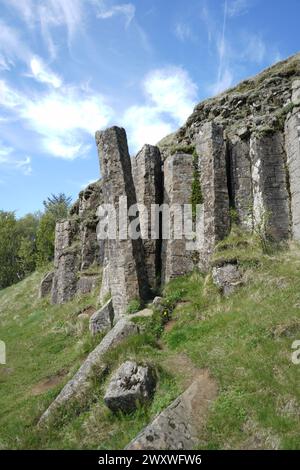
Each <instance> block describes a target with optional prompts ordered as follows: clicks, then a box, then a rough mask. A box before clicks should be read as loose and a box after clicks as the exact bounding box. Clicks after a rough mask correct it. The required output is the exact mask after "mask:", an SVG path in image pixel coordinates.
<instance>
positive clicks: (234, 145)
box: [228, 133, 253, 230]
mask: <svg viewBox="0 0 300 470" xmlns="http://www.w3.org/2000/svg"><path fill="white" fill-rule="evenodd" d="M247 136H248V134H247V133H246V136H245V138H241V137H239V136H236V135H234V136H232V138H231V139H230V140H229V143H228V152H229V155H228V158H229V165H230V168H229V170H230V183H231V187H230V190H231V194H230V195H231V198H232V203H233V204H234V207H235V209H236V211H237V216H238V222H239V224H240V225H241V226H242V227H244V228H245V229H248V230H251V229H252V228H253V220H252V208H253V194H252V179H251V160H250V142H249V139H248V138H247Z"/></svg>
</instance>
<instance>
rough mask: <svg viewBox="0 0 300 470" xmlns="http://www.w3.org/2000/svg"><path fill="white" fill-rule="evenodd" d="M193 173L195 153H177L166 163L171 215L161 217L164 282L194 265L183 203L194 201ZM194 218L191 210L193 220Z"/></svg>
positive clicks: (166, 195) (184, 272)
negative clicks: (187, 235)
mask: <svg viewBox="0 0 300 470" xmlns="http://www.w3.org/2000/svg"><path fill="white" fill-rule="evenodd" d="M193 173H194V165H193V156H192V155H189V154H184V153H176V154H174V155H171V156H170V157H168V158H167V159H166V161H165V163H164V205H167V206H168V207H169V208H170V217H169V218H168V217H167V215H164V214H163V217H162V223H163V240H162V276H161V277H162V282H163V283H166V282H169V280H170V279H172V278H175V277H177V276H180V275H183V274H186V273H188V272H191V271H192V270H193V267H194V263H193V259H192V253H191V251H190V250H189V249H188V242H189V239H188V238H187V237H186V236H185V231H184V222H185V221H184V217H183V213H184V205H185V204H190V203H191V196H192V181H193ZM191 218H192V213H191V214H190V220H191ZM168 220H169V221H170V223H169V226H168V225H167V222H168ZM164 224H165V225H164Z"/></svg>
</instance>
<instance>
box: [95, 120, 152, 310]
mask: <svg viewBox="0 0 300 470" xmlns="http://www.w3.org/2000/svg"><path fill="white" fill-rule="evenodd" d="M96 143H97V147H98V152H99V157H100V164H101V171H102V176H103V196H104V203H107V204H112V205H113V206H114V208H115V209H116V210H117V213H119V205H120V197H124V196H125V197H127V206H128V208H130V207H132V206H134V205H136V192H135V187H134V184H133V178H132V172H131V160H130V156H129V153H128V146H127V138H126V133H125V130H124V129H122V128H118V127H112V128H110V129H107V130H105V131H103V132H100V131H99V132H97V133H96ZM123 212H124V213H123V214H122V216H123V217H124V222H125V226H127V227H128V225H129V223H130V222H131V220H132V219H131V217H129V216H128V214H127V211H125V210H124V211H123ZM125 212H126V213H125ZM119 235H120V234H119V233H118V234H117V238H116V239H115V240H113V239H111V238H109V239H107V246H108V255H109V256H108V257H109V278H110V280H109V284H110V291H111V296H112V300H113V306H114V312H115V315H116V318H118V317H119V316H120V315H123V314H125V313H126V311H127V307H128V305H129V303H130V301H132V300H133V299H147V298H148V297H149V294H150V292H149V283H148V279H147V272H146V267H145V263H144V251H143V245H142V240H141V239H140V238H138V239H137V240H134V239H132V238H130V237H127V238H126V237H125V236H124V237H122V236H119ZM120 238H121V239H120ZM123 238H124V239H123Z"/></svg>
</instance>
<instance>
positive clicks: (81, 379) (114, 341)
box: [39, 318, 139, 425]
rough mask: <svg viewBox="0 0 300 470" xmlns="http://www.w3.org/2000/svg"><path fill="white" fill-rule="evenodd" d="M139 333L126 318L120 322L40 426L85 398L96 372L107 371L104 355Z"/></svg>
mask: <svg viewBox="0 0 300 470" xmlns="http://www.w3.org/2000/svg"><path fill="white" fill-rule="evenodd" d="M138 332H139V329H138V326H137V325H135V324H134V323H132V322H130V321H128V320H126V319H125V318H123V319H121V320H119V321H118V323H116V325H115V326H114V328H113V329H112V330H110V332H109V333H108V334H107V335H106V336H105V337H104V338H103V340H102V341H101V343H100V344H99V345H98V346H97V347H96V348H95V349H94V351H92V352H91V353H90V354H89V355H88V357H87V359H86V360H85V361H84V363H83V364H82V366H81V367H80V369H79V370H78V372H76V374H75V375H74V377H73V378H72V379H71V380H70V381H69V382H68V383H67V384H66V385H65V387H64V388H63V389H62V391H61V392H60V394H59V395H58V396H57V397H56V399H55V400H54V401H53V402H52V403H51V405H50V406H49V408H48V409H47V410H46V411H45V412H44V414H43V415H42V417H41V419H40V421H39V425H44V424H46V423H47V421H48V420H49V418H50V417H51V416H52V414H53V412H55V411H56V410H58V409H60V408H61V407H62V406H64V404H66V403H68V402H69V401H70V400H72V399H79V398H80V397H81V396H84V395H85V394H86V393H87V391H88V389H89V386H90V379H91V378H92V377H93V376H94V375H95V371H96V370H97V371H98V373H99V370H100V374H103V373H105V371H106V365H105V364H104V363H103V359H102V358H103V355H104V354H105V353H106V352H107V351H109V350H110V349H112V348H114V347H115V346H117V345H118V344H120V343H121V342H122V341H123V340H124V339H125V338H127V337H128V336H130V335H134V334H138Z"/></svg>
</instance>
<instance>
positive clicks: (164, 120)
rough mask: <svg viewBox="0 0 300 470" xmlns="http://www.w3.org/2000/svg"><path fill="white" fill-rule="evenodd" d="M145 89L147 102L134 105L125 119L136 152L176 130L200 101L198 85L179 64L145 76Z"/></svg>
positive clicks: (127, 112)
mask: <svg viewBox="0 0 300 470" xmlns="http://www.w3.org/2000/svg"><path fill="white" fill-rule="evenodd" d="M143 88H144V92H145V98H146V103H145V104H143V105H140V106H131V107H130V108H129V109H127V111H126V112H125V114H124V116H123V120H122V122H124V125H125V126H126V128H127V129H128V136H129V143H130V146H131V148H132V150H133V151H134V152H135V151H137V150H138V149H139V148H141V147H142V146H143V145H144V144H145V143H148V144H156V143H157V142H158V141H159V140H160V139H162V138H163V137H165V136H166V135H167V134H170V133H171V132H173V131H175V130H176V129H177V128H178V126H180V125H182V124H183V123H184V121H185V120H186V118H187V117H188V116H189V115H190V114H191V112H192V111H193V107H194V105H195V103H196V100H197V86H196V85H195V84H194V83H193V81H192V80H191V78H190V77H189V75H188V73H187V72H186V71H185V70H184V69H182V68H180V67H167V68H164V69H156V70H153V71H152V72H150V73H149V74H148V75H147V76H146V77H145V79H144V82H143Z"/></svg>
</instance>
